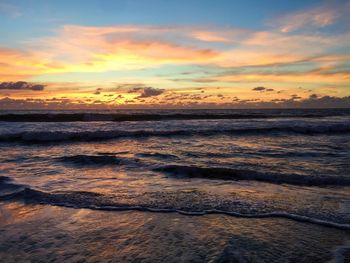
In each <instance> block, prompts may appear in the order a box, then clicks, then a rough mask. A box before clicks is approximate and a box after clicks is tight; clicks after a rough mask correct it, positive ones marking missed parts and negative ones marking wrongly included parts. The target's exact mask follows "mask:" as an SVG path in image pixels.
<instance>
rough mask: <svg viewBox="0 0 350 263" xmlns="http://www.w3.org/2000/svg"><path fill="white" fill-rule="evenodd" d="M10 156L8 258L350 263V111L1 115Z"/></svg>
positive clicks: (6, 177)
mask: <svg viewBox="0 0 350 263" xmlns="http://www.w3.org/2000/svg"><path fill="white" fill-rule="evenodd" d="M0 153H1V154H0V261H3V262H49V261H52V262H344V261H345V262H346V261H348V262H349V261H350V109H313V110H311V109H298V110H280V109H278V110H277V109H276V110H224V109H223V110H105V111H78V110H77V111H1V112H0ZM1 259H2V260H1Z"/></svg>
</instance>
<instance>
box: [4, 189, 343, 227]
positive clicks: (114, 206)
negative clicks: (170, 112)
mask: <svg viewBox="0 0 350 263" xmlns="http://www.w3.org/2000/svg"><path fill="white" fill-rule="evenodd" d="M0 186H1V188H3V187H4V185H0ZM6 187H7V186H5V188H6ZM21 187H23V186H21ZM0 193H1V192H0ZM0 200H18V201H23V202H25V203H27V204H44V205H55V206H63V207H70V208H85V209H93V210H105V211H141V212H154V213H178V214H182V215H186V216H204V215H210V214H222V215H228V216H234V217H243V218H285V219H290V220H294V221H299V222H306V223H312V224H317V225H322V226H327V227H333V228H337V229H342V230H350V224H347V223H340V222H333V221H329V220H327V219H323V218H314V217H310V216H307V215H299V214H295V213H289V212H285V211H271V212H264V211H260V212H259V211H256V209H250V211H248V212H247V209H242V210H241V211H240V210H239V209H237V211H232V210H230V208H228V209H220V207H219V208H216V207H215V205H213V206H212V207H209V208H204V207H196V208H193V207H192V205H189V207H176V204H175V205H173V204H171V200H172V199H171V198H169V200H168V201H169V203H166V204H163V205H159V204H158V205H157V204H154V203H152V202H150V204H147V203H140V204H127V203H122V202H120V203H118V202H116V201H114V200H110V198H109V197H108V196H104V195H102V194H98V193H93V192H83V191H76V192H75V191H72V192H54V193H48V192H42V191H38V190H34V189H31V188H24V189H21V190H19V191H14V192H12V193H7V194H2V195H0Z"/></svg>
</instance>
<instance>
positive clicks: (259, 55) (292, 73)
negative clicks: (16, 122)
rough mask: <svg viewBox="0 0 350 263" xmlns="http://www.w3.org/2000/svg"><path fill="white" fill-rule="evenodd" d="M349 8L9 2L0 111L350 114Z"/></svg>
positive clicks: (282, 1)
mask: <svg viewBox="0 0 350 263" xmlns="http://www.w3.org/2000/svg"><path fill="white" fill-rule="evenodd" d="M349 13H350V1H345V0H343V1H335V0H334V1H313V0H303V1H298V0H296V1H287V0H274V1H272V0H265V1H258V0H251V1H247V0H246V1H231V0H216V1H212V0H186V1H185V0H177V1H164V0H147V1H142V0H114V1H112V0H110V1H109V0H104V1H101V0H94V1H93V0H85V1H80V0H75V1H65V0H60V1H51V0H23V1H20V0H18V1H15V0H12V1H11V0H0V109H74V108H76V109H94V108H96V109H118V108H275V107H277V108H293V107H312V108H318V107H321V108H322V107H350V97H349V96H350V16H349Z"/></svg>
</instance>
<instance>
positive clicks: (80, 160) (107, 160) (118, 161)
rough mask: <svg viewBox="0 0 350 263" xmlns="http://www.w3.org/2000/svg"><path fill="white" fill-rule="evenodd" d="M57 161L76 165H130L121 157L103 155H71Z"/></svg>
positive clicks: (58, 158)
mask: <svg viewBox="0 0 350 263" xmlns="http://www.w3.org/2000/svg"><path fill="white" fill-rule="evenodd" d="M56 160H58V161H60V162H63V163H70V164H74V165H82V166H86V165H94V166H96V165H98V166H103V165H122V164H126V163H128V160H126V159H124V158H120V157H116V156H114V155H112V154H103V155H85V154H78V155H71V156H62V157H57V158H56Z"/></svg>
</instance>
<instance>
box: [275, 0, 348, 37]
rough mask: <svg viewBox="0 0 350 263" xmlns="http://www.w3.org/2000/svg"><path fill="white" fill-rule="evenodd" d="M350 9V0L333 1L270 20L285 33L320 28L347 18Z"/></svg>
mask: <svg viewBox="0 0 350 263" xmlns="http://www.w3.org/2000/svg"><path fill="white" fill-rule="evenodd" d="M349 11H350V2H343V1H340V2H336V1H333V3H332V2H331V3H328V4H324V5H321V6H317V7H313V8H310V9H306V10H300V11H297V12H293V13H288V14H285V15H281V16H279V17H276V18H275V19H273V20H270V21H269V24H270V25H273V26H277V28H278V29H279V31H281V32H283V33H289V32H293V31H297V30H302V29H309V30H312V29H320V28H324V27H327V26H330V25H333V24H336V23H337V22H339V21H341V20H344V19H346V18H347V16H348V14H349Z"/></svg>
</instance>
